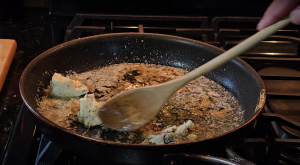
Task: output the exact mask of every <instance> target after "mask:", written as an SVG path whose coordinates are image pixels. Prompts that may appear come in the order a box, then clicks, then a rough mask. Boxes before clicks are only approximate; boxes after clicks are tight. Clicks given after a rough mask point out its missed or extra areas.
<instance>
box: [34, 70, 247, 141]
mask: <svg viewBox="0 0 300 165" xmlns="http://www.w3.org/2000/svg"><path fill="white" fill-rule="evenodd" d="M186 73H187V71H186V70H183V69H180V68H174V67H169V66H161V65H150V64H118V65H111V66H107V67H102V68H99V69H95V70H91V71H87V72H84V73H80V74H77V73H71V74H70V73H69V74H67V77H68V78H70V79H73V80H78V81H80V82H81V83H82V84H85V85H86V86H87V87H88V89H89V92H90V93H94V94H95V97H96V100H97V102H99V103H100V104H104V103H105V101H107V100H108V99H109V98H111V97H112V96H114V95H116V94H117V93H120V92H122V91H126V90H129V89H133V88H138V87H142V86H148V85H156V84H159V83H163V82H166V81H170V80H173V79H176V78H178V77H181V76H183V75H184V74H186ZM49 88H50V87H49ZM49 88H48V89H45V91H46V93H48V95H47V96H45V97H43V98H42V100H41V101H39V102H38V105H39V108H38V110H39V112H40V113H41V114H42V115H43V116H45V117H46V118H47V119H49V120H51V121H52V122H54V123H56V124H58V125H60V126H62V127H64V128H66V129H69V130H72V131H75V132H77V133H80V134H84V135H86V136H90V137H94V138H101V139H106V140H112V141H117V142H124V143H135V144H140V143H143V144H151V143H152V144H153V143H155V144H156V142H155V140H157V139H158V140H159V138H160V137H158V136H157V137H155V136H156V135H162V131H163V130H165V129H166V128H169V127H172V126H177V128H176V129H178V126H180V125H182V124H183V123H184V122H187V121H188V120H190V121H192V122H193V123H194V127H193V128H189V129H187V130H185V132H184V133H183V134H177V133H175V131H171V132H169V133H163V137H164V141H163V142H160V143H157V144H169V143H182V142H190V141H197V140H201V139H206V138H211V137H214V136H217V135H220V134H223V133H226V132H228V131H231V130H233V129H235V128H236V127H238V126H240V125H241V124H243V122H244V112H243V110H242V109H241V107H240V105H239V103H238V101H237V100H236V98H235V97H234V96H233V95H232V94H231V93H230V92H229V91H227V90H226V89H225V88H224V87H222V86H221V85H219V84H217V83H216V82H214V81H212V80H210V79H208V78H206V77H203V76H202V77H199V78H198V79H196V80H194V81H191V82H190V83H188V84H187V85H186V86H185V87H183V88H181V89H180V90H179V91H178V92H177V93H176V94H175V95H174V96H173V97H172V98H171V99H170V100H169V101H168V102H167V103H166V104H165V106H164V107H162V109H161V111H160V112H159V114H158V115H157V116H156V117H155V118H154V119H153V120H151V122H150V123H149V124H147V125H146V126H144V127H143V128H141V129H139V130H138V131H135V132H117V131H114V130H111V129H109V128H106V127H105V126H104V125H100V126H94V127H90V128H86V127H85V126H84V125H83V124H81V123H79V122H78V121H77V119H78V118H77V113H78V112H79V110H80V102H79V99H80V98H72V99H58V98H53V97H51V96H49V90H50V89H49ZM154 137H155V138H156V139H155V140H153V138H154ZM150 139H152V140H150Z"/></svg>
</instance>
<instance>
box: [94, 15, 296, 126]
mask: <svg viewBox="0 0 300 165" xmlns="http://www.w3.org/2000/svg"><path fill="white" fill-rule="evenodd" d="M289 23H290V21H289V19H284V20H282V21H279V22H277V23H275V24H273V25H271V26H269V27H267V28H265V29H263V30H262V31H259V32H257V33H256V34H254V35H253V36H251V37H249V38H248V39H246V40H244V41H243V42H241V43H240V44H238V45H236V46H235V47H233V48H231V49H230V50H228V51H226V52H224V53H223V54H221V55H219V56H217V57H215V58H214V59H212V60H210V61H208V62H207V63H205V64H203V65H201V66H200V67H199V68H197V69H195V70H194V71H191V72H189V73H188V74H186V75H185V76H183V77H180V78H178V79H175V80H172V81H169V82H166V83H162V84H158V85H154V86H148V87H142V88H137V89H132V90H128V91H125V92H123V93H120V94H118V95H116V96H114V97H112V98H111V99H110V100H109V101H108V102H107V103H106V104H105V105H104V106H102V107H101V108H100V109H99V110H98V115H99V117H100V119H101V120H102V122H103V123H104V124H105V125H106V126H107V127H110V128H112V129H115V130H119V131H134V130H136V129H139V128H140V127H142V126H144V125H145V124H146V123H148V122H149V121H150V120H151V119H153V118H154V117H155V116H156V115H157V113H158V112H159V110H160V109H161V107H162V106H163V105H164V104H165V103H166V102H167V101H168V99H169V98H170V97H171V96H172V95H173V94H174V93H175V92H176V91H177V90H178V89H180V88H181V87H183V86H184V85H186V84H187V83H188V82H189V81H191V80H194V79H196V78H198V77H199V76H202V75H204V74H206V73H208V72H210V71H212V70H214V69H216V68H217V67H219V66H221V65H223V64H225V63H227V62H229V61H230V60H231V59H232V58H234V57H236V56H238V55H240V54H242V53H243V52H245V51H247V50H248V49H250V48H251V47H253V46H254V45H256V44H258V43H259V42H261V41H262V40H264V39H266V38H267V37H269V36H270V35H272V34H273V33H275V32H276V31H277V30H279V29H281V28H283V27H284V26H286V25H288V24H289Z"/></svg>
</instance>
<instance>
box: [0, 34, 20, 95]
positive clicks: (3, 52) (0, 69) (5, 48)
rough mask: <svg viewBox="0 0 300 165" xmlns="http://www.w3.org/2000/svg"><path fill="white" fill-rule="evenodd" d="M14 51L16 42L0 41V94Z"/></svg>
mask: <svg viewBox="0 0 300 165" xmlns="http://www.w3.org/2000/svg"><path fill="white" fill-rule="evenodd" d="M16 49H17V42H16V41H15V40H10V39H0V92H1V89H2V86H3V84H4V81H5V78H6V75H7V72H8V70H9V67H10V64H11V62H12V60H13V57H14V54H15V52H16Z"/></svg>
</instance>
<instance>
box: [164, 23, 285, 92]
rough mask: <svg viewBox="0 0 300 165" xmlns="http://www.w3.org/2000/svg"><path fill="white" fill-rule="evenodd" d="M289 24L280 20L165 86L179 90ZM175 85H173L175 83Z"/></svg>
mask: <svg viewBox="0 0 300 165" xmlns="http://www.w3.org/2000/svg"><path fill="white" fill-rule="evenodd" d="M289 23H290V20H289V19H284V20H281V21H279V22H277V23H275V24H273V25H271V26H269V27H266V28H265V29H263V30H261V31H259V32H257V33H256V34H254V35H253V36H251V37H249V38H248V39H246V40H244V41H243V42H241V43H240V44H238V45H236V46H234V47H233V48H231V49H230V50H228V51H226V52H224V53H222V54H221V55H219V56H217V57H215V58H214V59H212V60H210V61H208V62H207V63H205V64H203V65H201V66H200V67H198V68H197V69H195V70H193V71H191V72H190V73H188V74H187V75H185V76H183V77H181V78H178V79H175V80H173V81H169V82H167V83H166V85H167V84H169V83H170V84H171V83H172V84H173V83H174V84H173V85H172V86H173V87H174V88H177V89H178V88H180V87H182V86H183V85H185V84H186V83H188V82H189V81H191V80H194V79H196V78H198V77H199V76H202V75H204V74H206V73H208V72H210V71H212V70H214V69H216V68H217V67H219V66H221V65H223V64H225V63H227V62H229V61H230V60H231V59H233V58H235V57H237V56H238V55H240V54H242V53H244V52H245V51H247V50H248V49H250V48H252V47H253V46H255V45H256V44H258V43H259V42H261V41H263V40H264V39H266V38H268V37H269V36H270V35H272V34H274V33H275V32H276V31H277V30H279V29H281V28H283V27H285V26H286V25H288V24H289ZM174 81H177V82H176V85H175V82H174Z"/></svg>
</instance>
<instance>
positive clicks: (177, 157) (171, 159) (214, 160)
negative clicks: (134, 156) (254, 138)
mask: <svg viewBox="0 0 300 165" xmlns="http://www.w3.org/2000/svg"><path fill="white" fill-rule="evenodd" d="M226 152H227V156H228V159H225V158H219V157H214V156H209V155H198V154H193V155H189V154H183V153H172V154H165V155H164V157H163V162H162V165H171V164H172V165H177V164H179V162H180V163H182V162H184V160H187V159H189V160H193V161H198V162H199V164H221V165H255V164H254V163H252V162H250V161H248V160H246V159H244V158H242V157H241V156H239V155H238V154H236V153H235V152H234V151H233V150H232V149H231V148H229V147H227V148H226Z"/></svg>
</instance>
